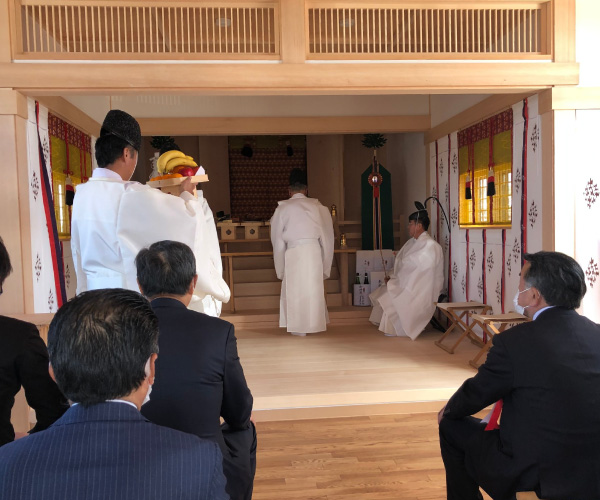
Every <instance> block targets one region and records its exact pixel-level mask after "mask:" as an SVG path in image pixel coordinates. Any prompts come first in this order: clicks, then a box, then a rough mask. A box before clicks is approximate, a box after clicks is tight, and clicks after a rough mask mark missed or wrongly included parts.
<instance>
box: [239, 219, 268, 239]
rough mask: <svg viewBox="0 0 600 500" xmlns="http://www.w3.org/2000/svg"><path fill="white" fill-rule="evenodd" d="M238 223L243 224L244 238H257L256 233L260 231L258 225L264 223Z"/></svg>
mask: <svg viewBox="0 0 600 500" xmlns="http://www.w3.org/2000/svg"><path fill="white" fill-rule="evenodd" d="M240 225H241V226H244V238H245V239H247V240H257V239H258V234H259V233H260V227H261V226H263V225H264V224H263V223H262V222H242V223H241V224H240Z"/></svg>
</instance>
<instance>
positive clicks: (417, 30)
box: [11, 0, 560, 60]
mask: <svg viewBox="0 0 600 500" xmlns="http://www.w3.org/2000/svg"><path fill="white" fill-rule="evenodd" d="M11 1H12V2H14V4H11V5H12V16H11V17H12V24H13V30H12V32H13V33H15V36H16V39H15V40H14V42H15V43H14V44H13V46H14V49H13V56H14V58H15V59H100V60H107V59H108V60H110V59H116V60H118V59H158V60H164V59H174V60H185V59H189V60H198V59H206V60H211V59H223V60H242V59H245V60H248V59H250V60H251V59H260V60H269V59H274V60H281V59H282V52H281V46H282V45H283V44H282V40H281V39H280V37H281V38H282V39H284V41H286V42H287V43H286V46H288V47H289V46H295V47H299V50H304V52H305V59H306V60H333V59H341V60H344V59H346V60H347V59H370V60H380V59H394V60H401V59H409V60H410V59H536V58H538V59H539V58H545V59H548V58H551V57H552V53H553V29H554V24H553V23H555V22H556V20H553V15H552V5H553V2H557V1H560V0H547V1H543V0H521V1H516V2H511V3H506V2H500V1H492V0H479V1H472V2H468V3H467V4H465V3H464V2H439V0H422V1H421V2H419V3H418V4H417V3H414V2H409V1H392V0H383V1H380V2H377V3H375V2H367V1H363V2H360V1H355V0H347V1H345V2H339V1H336V2H327V1H322V0H307V1H306V2H304V3H303V4H302V5H303V8H304V19H297V18H293V19H291V20H289V19H288V20H287V21H286V22H287V24H286V22H282V15H281V14H282V9H284V8H286V7H287V4H286V3H285V2H290V4H291V3H292V0H254V1H251V0H239V1H216V0H215V1H210V0H207V1H202V2H190V1H189V0H171V1H169V2H160V1H159V0H147V1H141V0H123V1H118V2H117V1H110V0H107V1H103V0H11ZM293 2H294V3H297V0H293ZM299 9H300V11H299V12H302V6H301V7H299ZM289 23H296V24H297V25H298V26H304V28H303V33H302V28H300V32H298V31H297V30H295V27H294V29H291V28H290V24H289ZM303 46H304V49H302V47H303Z"/></svg>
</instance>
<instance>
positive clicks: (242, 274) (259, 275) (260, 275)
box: [233, 267, 340, 284]
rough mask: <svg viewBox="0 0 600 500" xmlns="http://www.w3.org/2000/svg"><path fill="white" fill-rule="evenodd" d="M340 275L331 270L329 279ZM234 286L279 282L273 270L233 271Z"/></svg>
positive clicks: (334, 278)
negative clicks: (238, 284)
mask: <svg viewBox="0 0 600 500" xmlns="http://www.w3.org/2000/svg"><path fill="white" fill-rule="evenodd" d="M339 277H340V274H339V272H338V270H337V268H336V267H333V268H332V269H331V275H330V276H329V279H332V280H337V279H339ZM233 279H234V284H237V283H264V282H269V281H279V280H278V279H277V274H276V273H275V268H273V267H271V268H265V269H234V270H233Z"/></svg>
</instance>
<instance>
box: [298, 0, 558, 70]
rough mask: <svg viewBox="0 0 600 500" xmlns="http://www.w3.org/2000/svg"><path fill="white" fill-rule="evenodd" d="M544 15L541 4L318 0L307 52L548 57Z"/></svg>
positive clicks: (327, 54)
mask: <svg viewBox="0 0 600 500" xmlns="http://www.w3.org/2000/svg"><path fill="white" fill-rule="evenodd" d="M546 17H547V16H546V6H545V5H544V4H542V5H539V6H533V7H531V8H473V7H471V8H443V9H440V8H437V9H433V8H426V7H423V8H394V7H385V8H376V7H363V8H339V7H336V6H335V5H332V6H329V7H328V6H323V4H322V2H320V3H319V4H318V6H317V5H316V4H315V5H314V6H313V7H310V8H309V9H308V35H309V39H308V53H309V57H310V58H312V59H322V58H325V59H327V58H329V59H330V58H332V57H335V58H339V57H340V56H344V55H346V56H351V57H353V58H357V57H358V58H364V57H369V58H373V57H374V56H376V57H377V58H380V57H382V56H384V57H385V56H386V55H387V56H389V57H393V58H398V57H400V58H402V57H410V54H415V55H416V54H418V55H419V57H420V58H423V56H426V55H431V56H435V57H439V56H440V55H442V54H445V55H450V56H451V55H464V54H471V55H472V54H482V55H485V56H486V57H489V56H490V55H491V54H519V55H521V56H536V55H537V56H539V55H547V54H549V52H548V50H549V47H548V44H547V43H546V34H545V33H546V31H547V30H546V22H547V19H546Z"/></svg>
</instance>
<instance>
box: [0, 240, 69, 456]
mask: <svg viewBox="0 0 600 500" xmlns="http://www.w3.org/2000/svg"><path fill="white" fill-rule="evenodd" d="M11 271H12V266H11V264H10V257H9V256H8V252H7V250H6V247H5V246H4V242H3V241H2V238H0V294H2V292H3V286H4V280H5V279H6V278H7V277H8V275H9V274H10V273H11ZM21 386H23V389H24V390H25V397H26V398H27V404H28V405H29V406H31V407H32V408H33V409H34V410H35V417H36V420H37V422H36V424H35V427H33V429H31V430H30V431H29V432H30V433H34V432H38V431H41V430H43V429H45V428H47V427H48V426H49V425H50V424H52V423H53V422H54V421H55V420H56V419H58V418H59V417H60V416H61V415H62V414H63V413H64V412H65V411H67V409H68V408H69V405H68V403H67V400H66V399H65V397H64V396H63V395H62V394H61V392H60V391H59V390H58V387H56V384H55V383H54V381H53V380H52V379H51V378H50V375H49V374H48V351H47V349H46V345H45V344H44V341H43V340H42V339H41V337H40V334H39V332H38V329H37V328H36V327H35V325H33V324H31V323H26V322H25V321H19V320H16V319H13V318H7V317H6V316H0V446H2V445H3V444H6V443H10V442H11V441H13V440H14V439H15V431H14V429H13V426H12V424H11V423H10V415H11V410H12V407H13V405H14V403H15V395H16V394H17V393H18V392H19V389H21Z"/></svg>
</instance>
